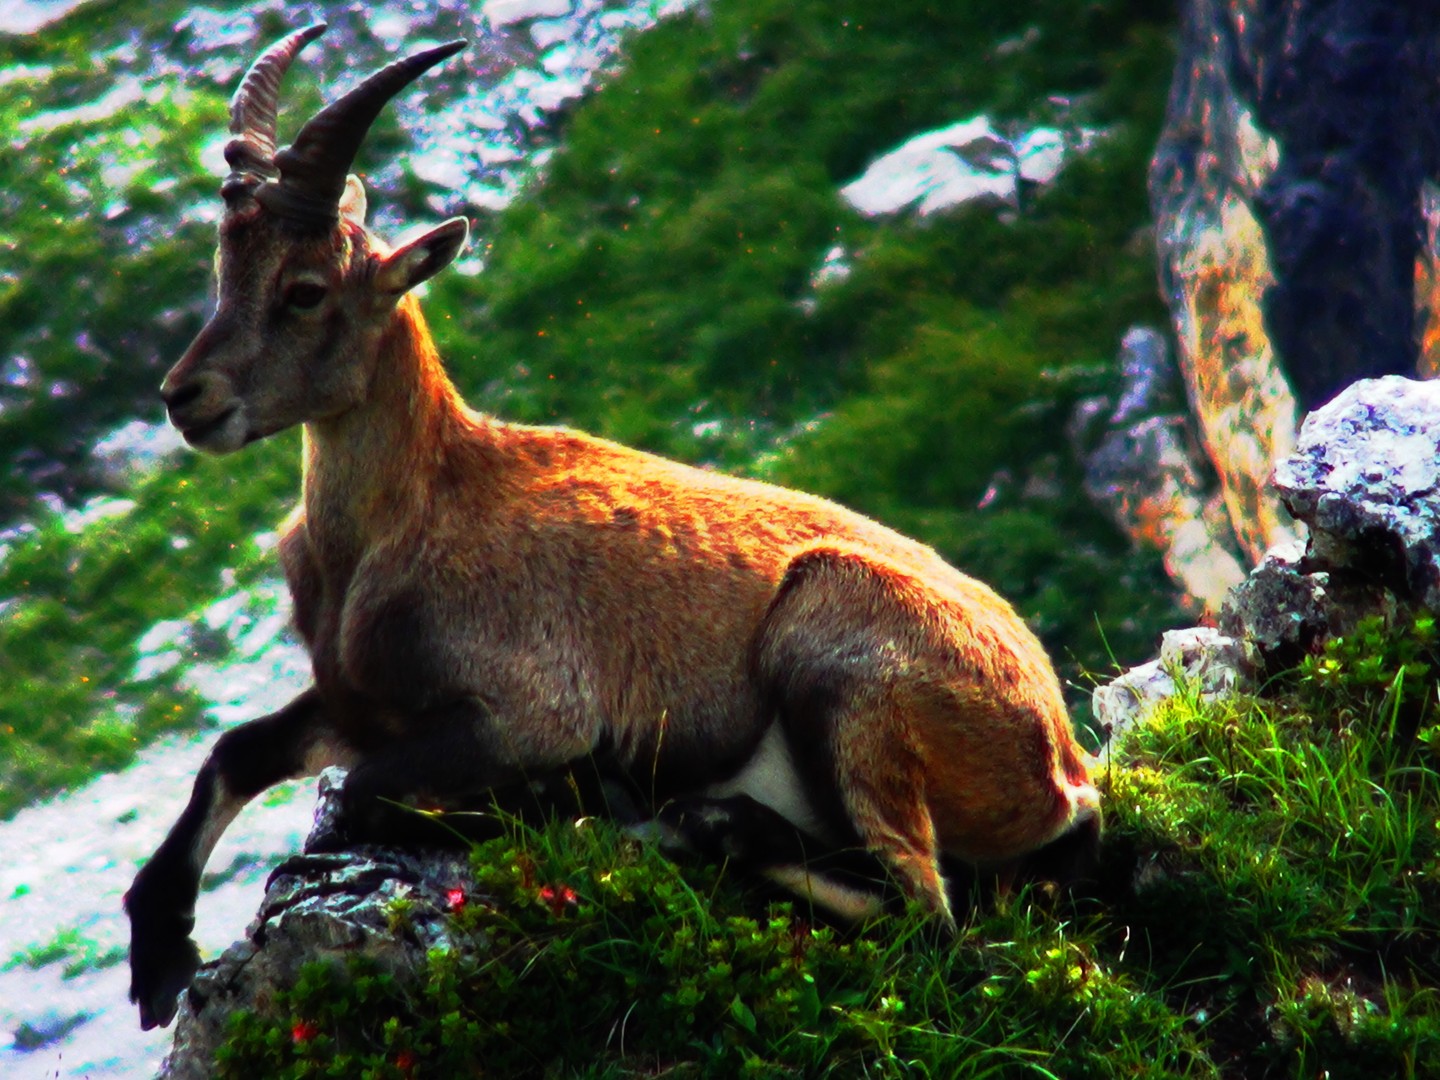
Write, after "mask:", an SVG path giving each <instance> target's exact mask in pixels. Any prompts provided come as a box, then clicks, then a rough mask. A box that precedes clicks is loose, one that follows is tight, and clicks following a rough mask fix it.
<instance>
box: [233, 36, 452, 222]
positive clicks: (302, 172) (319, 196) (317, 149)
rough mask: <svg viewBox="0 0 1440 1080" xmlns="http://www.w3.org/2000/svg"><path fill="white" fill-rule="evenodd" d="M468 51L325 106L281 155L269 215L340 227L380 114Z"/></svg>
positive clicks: (368, 83) (267, 189)
mask: <svg viewBox="0 0 1440 1080" xmlns="http://www.w3.org/2000/svg"><path fill="white" fill-rule="evenodd" d="M465 45H466V42H464V41H451V42H449V43H447V44H445V45H437V46H435V47H434V48H432V49H425V50H424V51H422V52H418V53H414V54H413V55H411V56H407V57H405V58H403V59H401V60H396V61H395V62H394V63H393V64H389V65H387V66H386V67H383V68H381V69H380V70H379V71H377V72H376V73H375V74H374V75H371V76H370V77H369V78H368V79H366V80H365V81H364V82H362V83H361V84H360V85H359V86H357V87H355V88H354V89H353V90H351V91H350V92H349V93H348V94H346V95H345V96H344V97H342V98H340V99H338V100H337V101H333V102H331V103H330V104H329V105H327V106H325V108H324V109H322V110H321V111H320V112H319V113H317V114H316V115H315V116H314V117H313V118H312V119H311V120H310V121H309V122H308V123H307V124H306V125H305V126H304V127H302V128H301V129H300V133H299V134H298V135H296V136H295V141H294V142H293V143H291V144H290V146H288V147H286V148H285V149H284V150H281V151H280V152H279V153H278V154H276V155H275V166H276V168H277V169H279V171H280V182H279V183H274V184H266V185H265V186H264V187H262V188H260V190H258V191H257V192H256V193H255V194H256V198H258V199H259V200H260V202H261V204H262V205H263V206H264V207H265V208H266V209H267V210H270V211H271V212H273V213H276V214H279V215H281V216H282V217H286V218H289V219H291V220H292V221H295V222H298V223H300V224H306V225H313V226H316V227H319V228H328V227H330V226H332V225H334V224H335V222H336V221H337V220H338V219H339V216H340V212H339V207H340V196H341V195H342V194H343V193H344V191H345V176H346V174H347V173H349V171H350V166H351V164H352V163H353V162H354V161H355V155H356V154H357V153H358V152H359V150H360V144H361V143H362V142H363V141H364V139H365V135H366V133H367V132H368V131H369V130H370V125H371V124H373V123H374V122H375V118H376V117H377V116H379V115H380V110H381V109H383V108H384V107H385V104H386V102H388V101H389V100H390V99H391V98H393V97H394V96H395V95H396V94H398V93H399V92H400V91H401V90H403V89H405V87H406V86H408V85H409V84H410V83H411V82H413V81H414V80H415V79H416V78H418V77H419V76H420V75H421V74H422V73H423V72H425V71H426V70H428V69H429V68H431V67H433V66H434V65H436V64H438V63H439V62H440V61H441V60H444V59H445V58H446V57H449V56H454V55H455V54H456V53H457V52H459V51H460V50H461V49H463V48H465Z"/></svg>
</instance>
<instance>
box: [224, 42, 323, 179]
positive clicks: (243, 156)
mask: <svg viewBox="0 0 1440 1080" xmlns="http://www.w3.org/2000/svg"><path fill="white" fill-rule="evenodd" d="M324 32H325V24H324V23H315V24H314V25H313V26H307V27H305V29H303V30H296V31H295V32H294V33H291V34H287V35H286V36H285V37H283V38H281V39H280V40H279V41H277V42H276V43H275V44H274V45H271V46H270V48H268V49H266V50H265V52H264V53H262V54H261V56H260V59H258V60H256V61H255V63H253V64H251V65H250V70H249V71H247V72H246V73H245V78H244V79H242V80H241V81H240V88H239V89H238V90H236V91H235V96H234V97H233V98H231V99H230V134H231V135H233V136H234V138H232V139H231V140H230V141H229V142H228V143H226V144H225V160H226V161H227V162H229V163H230V168H231V169H232V170H234V173H258V174H259V175H260V176H262V177H273V176H277V175H278V174H279V170H278V169H277V168H276V167H275V112H276V109H277V108H278V106H279V103H280V80H281V79H282V78H283V77H284V75H285V71H286V69H287V68H289V67H290V63H291V61H293V60H294V59H295V56H296V54H297V53H299V52H300V50H301V49H303V48H304V47H305V46H306V45H308V44H310V42H312V41H314V40H315V39H316V38H317V37H319V36H320V35H321V34H323V33H324ZM232 176H233V173H232Z"/></svg>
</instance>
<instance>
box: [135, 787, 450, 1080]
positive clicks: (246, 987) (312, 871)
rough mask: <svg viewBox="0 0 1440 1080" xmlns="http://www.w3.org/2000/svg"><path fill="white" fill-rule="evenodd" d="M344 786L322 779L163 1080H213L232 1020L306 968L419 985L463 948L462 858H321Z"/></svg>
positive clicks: (217, 964) (388, 854) (182, 1029)
mask: <svg viewBox="0 0 1440 1080" xmlns="http://www.w3.org/2000/svg"><path fill="white" fill-rule="evenodd" d="M343 779H344V770H341V769H327V770H326V771H325V773H323V774H322V775H321V778H320V801H319V803H318V805H317V807H316V812H315V828H314V829H313V830H312V831H311V833H310V837H309V839H307V840H306V842H305V854H302V855H298V856H296V857H294V858H292V859H289V860H288V861H286V862H285V863H283V864H282V865H281V866H280V867H279V868H278V869H277V870H276V871H275V872H274V874H272V875H271V877H270V882H269V885H268V887H267V889H266V892H265V900H264V902H263V903H262V904H261V906H260V911H259V912H258V914H257V915H256V916H255V919H254V921H253V922H251V924H250V926H249V928H248V929H247V930H246V932H245V937H244V938H243V939H241V940H240V941H237V942H236V943H235V944H234V945H232V946H230V948H228V949H226V950H225V952H224V953H223V954H222V955H221V956H220V958H219V959H217V960H215V961H213V962H211V963H209V964H206V965H205V966H204V968H202V969H201V971H200V974H199V975H198V976H196V979H195V982H194V984H193V985H192V986H191V988H190V990H189V991H188V992H187V993H186V994H185V995H184V996H183V997H182V999H181V1006H180V1013H179V1017H178V1019H177V1020H176V1027H175V1043H174V1047H173V1049H172V1050H171V1052H170V1054H169V1055H168V1056H167V1057H166V1058H165V1061H164V1063H163V1064H162V1065H161V1068H160V1073H159V1075H160V1077H162V1078H164V1080H206V1078H208V1077H210V1076H212V1075H213V1074H214V1061H215V1051H216V1049H217V1048H218V1047H219V1046H220V1044H221V1042H222V1041H223V1039H224V1035H225V1029H226V1025H227V1022H228V1020H229V1018H230V1016H231V1015H232V1014H233V1013H234V1012H235V1011H236V1010H239V1009H248V1010H256V1009H259V1010H264V1009H265V1008H266V1007H267V1005H268V1004H269V1003H270V1002H271V1001H272V1000H273V998H274V996H275V993H276V991H277V990H283V989H285V988H287V987H290V986H293V985H294V984H295V981H296V979H297V977H298V976H299V974H300V969H301V968H302V967H303V966H304V965H306V964H308V963H311V962H314V961H317V960H325V959H330V958H333V959H336V960H340V959H343V958H344V957H346V956H352V955H363V956H365V957H366V958H368V959H370V960H373V961H375V962H376V963H377V964H378V965H379V966H380V968H381V969H382V970H384V971H387V972H389V973H391V974H393V975H396V976H398V977H400V978H406V977H409V978H415V977H418V975H419V973H420V972H422V971H424V968H425V959H426V954H427V953H429V952H430V951H431V950H436V949H438V950H442V951H451V950H455V949H458V948H462V947H464V945H465V940H463V937H464V936H463V935H460V934H457V933H456V932H455V929H454V924H453V920H452V919H451V918H450V917H449V915H450V913H451V912H453V910H454V909H455V907H456V906H457V905H458V904H460V903H463V902H464V900H465V898H466V897H467V896H469V895H470V893H471V892H473V885H472V881H473V879H472V877H471V874H470V868H469V860H468V856H467V854H466V853H464V852H447V851H437V850H435V849H425V850H419V851H413V852H412V851H403V850H400V849H397V848H389V847H373V846H368V845H365V846H359V847H356V848H353V849H349V850H341V851H337V852H327V853H323V854H322V853H319V849H321V848H327V849H328V848H331V847H334V846H335V844H334V842H333V839H332V836H333V833H334V829H335V814H336V808H337V806H338V798H337V796H338V792H339V787H340V782H341V781H342V780H343Z"/></svg>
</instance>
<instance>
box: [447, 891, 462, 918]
mask: <svg viewBox="0 0 1440 1080" xmlns="http://www.w3.org/2000/svg"><path fill="white" fill-rule="evenodd" d="M465 899H466V897H465V890H464V889H447V890H446V891H445V910H446V911H448V912H450V913H451V914H454V913H455V912H457V911H459V910H460V909H461V908H463V907H464V906H465Z"/></svg>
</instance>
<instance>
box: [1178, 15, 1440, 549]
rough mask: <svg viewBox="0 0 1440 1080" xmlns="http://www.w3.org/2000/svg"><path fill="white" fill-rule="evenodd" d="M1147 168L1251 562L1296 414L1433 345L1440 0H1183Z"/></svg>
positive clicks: (1424, 368)
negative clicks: (1167, 91)
mask: <svg viewBox="0 0 1440 1080" xmlns="http://www.w3.org/2000/svg"><path fill="white" fill-rule="evenodd" d="M1181 10H1182V15H1181V32H1180V56H1179V60H1178V63H1177V66H1176V75H1175V81H1174V84H1173V86H1172V88H1171V95H1170V101H1169V106H1168V112H1167V117H1166V122H1165V127H1164V130H1163V132H1162V135H1161V138H1160V142H1159V145H1158V147H1157V150H1156V154H1155V159H1154V163H1153V166H1152V169H1151V176H1150V188H1151V200H1152V204H1153V206H1154V210H1155V217H1156V225H1157V228H1156V237H1157V243H1158V246H1159V255H1160V277H1161V284H1162V291H1163V293H1164V294H1165V297H1166V299H1167V302H1168V303H1169V305H1170V309H1171V318H1172V320H1173V323H1174V327H1175V332H1176V337H1177V339H1178V341H1179V346H1180V360H1181V366H1182V368H1183V370H1184V372H1185V379H1186V383H1187V387H1188V391H1189V394H1190V399H1191V406H1192V409H1193V411H1194V413H1195V415H1196V417H1197V419H1198V422H1199V426H1200V429H1201V433H1202V437H1203V440H1204V443H1205V447H1206V450H1207V452H1208V453H1209V455H1210V457H1211V459H1212V460H1213V462H1214V464H1215V468H1216V470H1217V471H1218V472H1219V474H1220V481H1221V488H1222V491H1223V492H1224V497H1225V502H1226V505H1227V507H1228V509H1229V514H1230V519H1231V522H1232V527H1233V528H1234V531H1235V535H1236V537H1237V538H1238V541H1239V544H1240V547H1241V548H1242V549H1243V550H1244V552H1245V553H1246V555H1247V556H1248V560H1249V562H1250V563H1252V564H1253V563H1255V562H1257V561H1259V559H1260V558H1261V557H1262V555H1263V554H1264V553H1265V552H1266V551H1267V550H1269V549H1270V548H1271V547H1273V546H1274V545H1275V544H1277V543H1280V542H1283V541H1286V540H1294V539H1298V538H1299V537H1298V533H1297V530H1296V529H1295V528H1294V525H1293V523H1292V522H1291V521H1290V520H1289V518H1288V515H1287V514H1286V512H1285V510H1284V508H1283V507H1282V505H1281V503H1280V501H1279V500H1278V499H1277V498H1276V497H1275V495H1274V493H1273V492H1272V491H1271V489H1269V488H1268V486H1267V483H1268V479H1269V474H1270V469H1271V466H1272V464H1273V462H1275V461H1277V460H1279V459H1280V458H1282V457H1285V456H1286V455H1287V454H1288V453H1289V452H1290V450H1291V448H1292V446H1293V438H1294V434H1295V425H1296V421H1297V419H1298V418H1299V416H1300V415H1301V414H1302V413H1303V412H1305V411H1308V410H1311V409H1314V408H1317V407H1319V406H1320V405H1322V404H1324V403H1325V402H1326V401H1328V400H1330V398H1331V397H1333V396H1334V395H1335V394H1336V393H1338V392H1339V391H1340V390H1342V389H1343V388H1344V387H1345V386H1346V385H1348V384H1349V383H1351V382H1353V381H1355V380H1357V379H1362V378H1366V377H1374V376H1380V375H1385V374H1401V375H1416V374H1422V375H1424V374H1429V373H1433V372H1434V371H1435V370H1436V368H1437V354H1440V307H1437V304H1440V285H1437V282H1440V275H1437V271H1436V247H1435V240H1436V225H1437V221H1440V200H1437V197H1436V192H1435V188H1434V187H1433V184H1432V182H1433V180H1434V179H1435V177H1436V176H1437V174H1440V113H1437V112H1436V110H1435V108H1434V106H1433V100H1434V93H1435V91H1434V86H1435V81H1434V72H1435V71H1436V69H1437V67H1440V9H1437V8H1435V7H1434V6H1433V5H1423V4H1421V5H1396V4H1391V3H1387V2H1383V0H1355V2H1353V3H1345V4H1336V3H1317V2H1315V0H1283V2H1274V0H1271V2H1261V0H1241V2H1239V3H1220V2H1219V0H1188V2H1187V3H1185V4H1183V5H1181Z"/></svg>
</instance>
